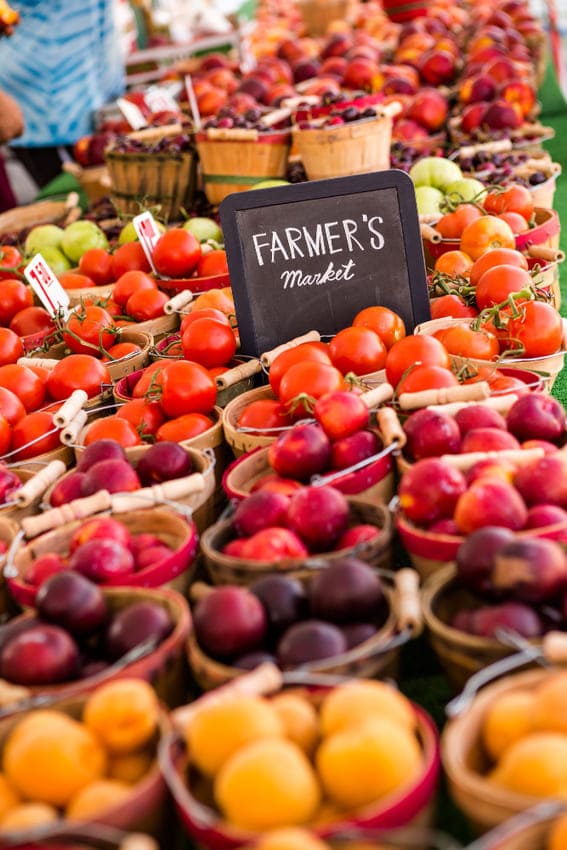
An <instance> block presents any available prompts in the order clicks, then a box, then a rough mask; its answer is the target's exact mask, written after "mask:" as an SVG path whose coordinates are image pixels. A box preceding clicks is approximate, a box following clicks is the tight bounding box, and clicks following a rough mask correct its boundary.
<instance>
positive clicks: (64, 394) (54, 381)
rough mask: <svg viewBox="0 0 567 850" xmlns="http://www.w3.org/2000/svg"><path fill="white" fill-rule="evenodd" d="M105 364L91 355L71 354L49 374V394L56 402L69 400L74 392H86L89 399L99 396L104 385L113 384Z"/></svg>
mask: <svg viewBox="0 0 567 850" xmlns="http://www.w3.org/2000/svg"><path fill="white" fill-rule="evenodd" d="M111 383H112V381H111V379H110V374H109V372H108V369H107V368H106V366H105V364H104V363H102V362H101V361H100V360H97V358H96V357H92V356H91V355H90V354H69V355H68V357H64V358H63V359H62V360H60V361H59V362H58V363H57V365H56V366H54V367H53V369H52V370H51V371H50V373H49V377H48V378H47V392H48V393H49V395H50V397H51V398H52V399H53V400H54V401H62V400H63V399H66V398H69V396H70V395H71V393H72V392H74V390H84V391H85V392H86V394H87V395H88V397H89V398H93V396H96V395H99V394H100V393H101V392H102V389H103V385H104V384H107V385H108V384H111Z"/></svg>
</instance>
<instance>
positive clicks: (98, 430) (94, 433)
mask: <svg viewBox="0 0 567 850" xmlns="http://www.w3.org/2000/svg"><path fill="white" fill-rule="evenodd" d="M96 440H116V442H117V443H120V445H121V446H123V447H124V448H125V449H127V448H129V447H130V446H139V445H140V443H141V442H142V441H141V439H140V435H139V434H138V432H137V431H136V429H135V428H134V426H133V425H132V424H131V423H130V422H128V420H127V419H123V418H122V417H120V416H118V415H116V416H105V417H104V419H95V421H94V422H91V423H90V424H89V425H87V428H86V431H85V439H84V444H85V446H90V444H91V443H94V442H95V441H96Z"/></svg>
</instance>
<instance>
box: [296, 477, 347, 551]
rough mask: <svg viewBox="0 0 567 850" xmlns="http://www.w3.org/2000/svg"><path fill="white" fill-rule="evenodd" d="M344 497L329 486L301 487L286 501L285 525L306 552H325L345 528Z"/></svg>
mask: <svg viewBox="0 0 567 850" xmlns="http://www.w3.org/2000/svg"><path fill="white" fill-rule="evenodd" d="M348 519H349V506H348V502H347V500H346V498H345V497H344V496H343V494H342V493H340V492H339V491H338V490H335V489H334V488H333V487H304V488H303V489H302V490H299V491H298V492H297V493H296V494H295V495H294V496H292V498H291V499H290V502H289V507H288V511H287V522H288V525H289V527H290V529H291V530H292V531H295V533H296V534H297V535H298V536H299V537H300V538H301V539H302V540H303V542H304V543H305V544H306V546H307V547H308V548H309V550H310V551H313V552H322V551H329V550H331V549H332V548H333V546H334V545H335V544H336V542H337V540H338V539H339V537H340V536H341V534H343V533H344V532H345V531H346V529H347V526H348Z"/></svg>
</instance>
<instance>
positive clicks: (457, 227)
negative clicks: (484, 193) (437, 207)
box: [435, 204, 482, 256]
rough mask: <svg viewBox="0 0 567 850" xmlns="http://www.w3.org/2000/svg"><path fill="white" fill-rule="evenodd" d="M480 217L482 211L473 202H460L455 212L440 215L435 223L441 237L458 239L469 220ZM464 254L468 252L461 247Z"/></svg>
mask: <svg viewBox="0 0 567 850" xmlns="http://www.w3.org/2000/svg"><path fill="white" fill-rule="evenodd" d="M481 217H482V212H481V211H480V210H479V209H478V207H475V206H474V204H460V205H459V206H458V207H457V209H456V210H455V212H452V213H447V214H446V215H444V216H442V217H441V218H440V219H439V221H438V222H437V224H436V225H435V230H437V231H438V232H439V233H440V234H441V236H442V237H443V239H460V238H461V235H462V233H463V231H464V230H465V228H466V227H467V225H469V224H470V223H471V222H473V221H476V219H478V218H481ZM461 250H463V251H464V252H465V253H466V254H468V253H469V252H468V251H467V250H466V248H462V249H461ZM469 256H470V254H469Z"/></svg>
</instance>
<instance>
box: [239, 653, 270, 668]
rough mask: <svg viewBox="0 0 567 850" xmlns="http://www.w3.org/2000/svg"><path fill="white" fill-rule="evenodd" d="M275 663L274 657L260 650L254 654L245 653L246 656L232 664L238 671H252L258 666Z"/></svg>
mask: <svg viewBox="0 0 567 850" xmlns="http://www.w3.org/2000/svg"><path fill="white" fill-rule="evenodd" d="M275 663H276V656H275V655H272V654H271V653H270V652H264V650H262V649H259V650H256V652H247V653H246V655H242V656H241V657H240V658H237V659H236V661H233V662H232V664H233V666H234V667H238V668H239V669H240V670H254V669H255V668H256V667H258V666H259V665H260V664H275Z"/></svg>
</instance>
